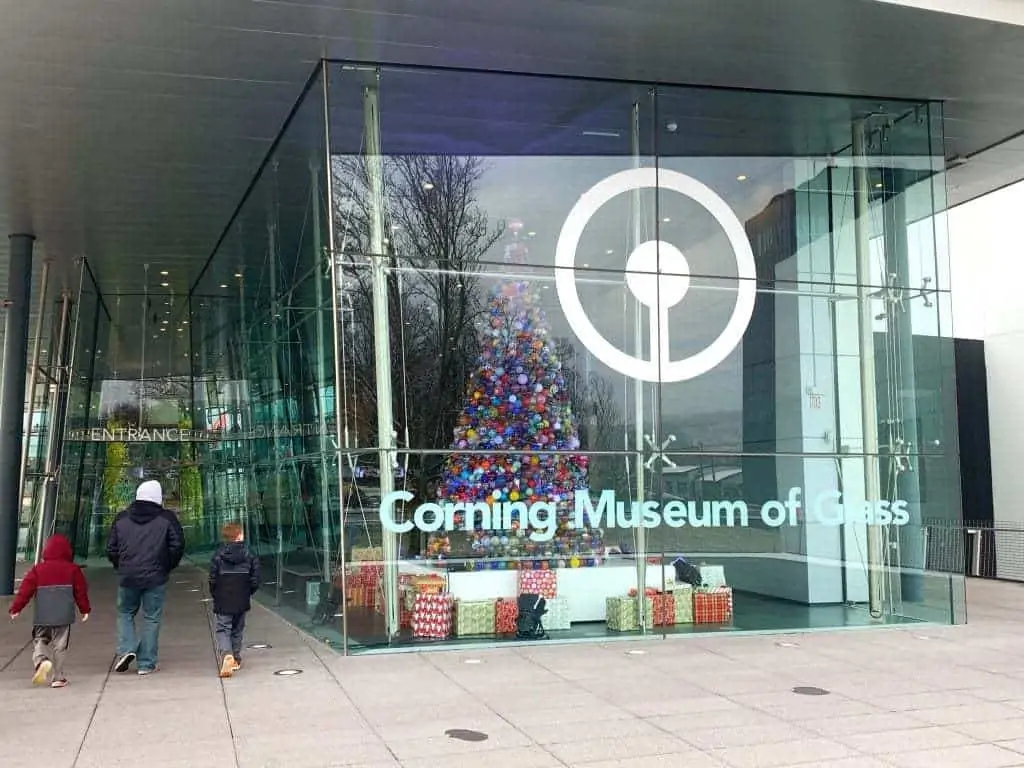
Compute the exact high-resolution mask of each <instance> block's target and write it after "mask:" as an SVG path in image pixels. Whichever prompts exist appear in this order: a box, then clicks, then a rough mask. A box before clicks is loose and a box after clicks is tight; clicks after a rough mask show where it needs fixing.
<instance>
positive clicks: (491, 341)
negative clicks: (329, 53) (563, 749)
mask: <svg viewBox="0 0 1024 768" xmlns="http://www.w3.org/2000/svg"><path fill="white" fill-rule="evenodd" d="M327 89H328V109H329V146H330V156H331V171H332V174H331V194H332V198H331V216H332V218H333V232H334V240H333V242H332V245H333V256H334V260H335V261H334V264H335V269H336V271H337V274H338V279H337V284H338V288H339V295H338V305H339V312H338V315H337V322H338V329H339V330H338V334H337V335H338V342H339V343H338V348H337V351H336V354H337V356H338V360H339V365H338V368H339V377H338V381H337V385H338V391H339V418H340V419H341V420H342V429H341V433H342V435H343V440H342V443H341V445H340V450H341V453H342V457H343V462H342V464H343V467H344V468H345V480H346V482H345V483H343V486H344V491H343V503H344V509H345V513H344V514H345V519H346V521H350V522H351V523H352V524H353V527H354V526H359V530H358V531H352V535H350V536H349V539H350V541H352V540H355V547H354V548H353V549H352V550H351V552H349V553H347V554H350V557H349V559H348V561H346V562H342V563H340V565H342V566H343V567H342V568H341V576H342V579H339V580H337V581H341V580H343V583H342V584H341V585H340V586H341V587H342V589H343V591H344V593H345V594H344V602H345V604H346V605H347V611H346V612H345V613H346V615H345V617H343V619H342V620H341V621H339V622H338V623H339V624H340V625H341V626H340V627H336V629H337V630H340V634H341V635H342V636H343V638H347V644H348V647H349V648H351V649H362V648H373V647H381V646H388V645H395V644H396V643H399V644H400V643H406V642H429V641H435V642H436V641H458V642H467V641H483V642H493V641H495V640H498V639H513V638H515V637H516V632H517V630H518V631H519V633H520V635H521V636H522V634H523V633H524V632H527V631H528V630H529V629H530V627H529V626H528V625H529V624H530V622H529V621H528V620H527V621H523V617H522V616H521V615H520V616H519V618H518V623H517V619H516V615H517V611H519V610H520V609H521V608H522V607H523V606H522V605H520V600H519V598H520V597H521V595H522V594H524V593H525V594H540V595H543V596H545V597H546V598H547V605H546V608H547V611H548V613H547V614H546V615H545V616H544V617H543V618H542V623H543V624H544V626H545V628H546V630H547V634H548V635H549V636H550V637H555V638H562V639H569V638H576V637H579V638H586V637H607V636H610V635H612V636H617V635H619V634H621V633H623V632H625V633H631V632H632V633H654V634H667V633H675V632H692V631H700V630H701V629H706V628H707V627H708V625H714V626H715V628H722V627H731V628H735V629H783V628H800V627H808V626H843V625H859V624H868V623H872V622H900V621H913V620H938V621H942V622H951V621H962V620H963V612H962V606H963V583H962V580H961V579H960V575H959V574H956V573H954V574H951V573H944V572H937V571H935V570H931V569H930V568H929V565H930V561H929V552H930V546H929V539H928V532H929V526H930V525H937V526H940V527H942V528H943V530H945V529H946V528H948V527H949V526H950V525H951V524H955V523H956V522H957V521H959V519H960V510H959V501H958V499H959V494H958V492H957V488H956V487H955V486H956V478H957V477H958V471H957V444H956V431H955V404H954V402H953V401H952V399H951V393H952V392H953V391H954V386H953V385H954V380H953V358H952V347H951V344H950V338H949V337H950V327H949V301H948V290H949V284H948V279H949V273H948V268H947V254H946V244H945V236H944V233H943V232H942V231H941V230H940V226H939V223H938V221H939V219H937V218H936V217H935V214H936V213H937V212H939V211H941V210H942V209H943V207H944V200H943V195H944V187H943V184H944V181H943V177H942V175H941V173H940V171H941V169H942V167H943V162H942V152H941V145H942V133H941V130H942V115H941V107H940V106H939V105H937V104H933V103H913V102H878V101H877V100H872V101H870V102H869V101H858V100H855V99H844V98H830V97H819V96H797V95H788V94H769V93H750V92H733V91H719V90H709V89H700V88H681V87H660V86H659V87H653V86H646V85H636V84H618V83H605V82H593V81H574V80H564V79H552V78H540V77H520V76H509V75H496V74H484V73H471V72H459V71H440V70H429V69H416V70H412V69H401V68H388V67H382V68H377V67H372V66H363V65H349V64H337V65H334V66H332V67H331V69H330V71H329V80H328V83H327ZM640 596H644V599H640ZM325 634H326V632H325Z"/></svg>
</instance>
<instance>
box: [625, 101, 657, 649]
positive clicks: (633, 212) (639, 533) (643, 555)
mask: <svg viewBox="0 0 1024 768" xmlns="http://www.w3.org/2000/svg"><path fill="white" fill-rule="evenodd" d="M629 133H630V150H631V152H632V155H633V167H634V168H639V167H640V166H641V161H640V104H639V103H634V104H633V110H632V114H631V115H630V120H629ZM642 210H643V200H642V198H641V191H640V190H639V189H634V190H633V195H632V201H631V206H630V218H631V219H632V222H631V223H632V225H633V232H632V237H631V239H630V243H629V248H630V253H632V252H633V250H635V249H636V248H637V247H638V246H639V245H640V244H641V243H642V242H644V226H643V217H642V215H641V212H642ZM647 311H648V312H657V307H648V308H647ZM648 325H649V327H651V328H653V327H654V325H653V324H652V323H651V324H648ZM643 329H644V307H643V305H642V304H641V303H640V301H639V300H638V299H636V298H634V299H633V355H634V356H635V357H636V359H637V360H643V359H644V331H643ZM657 349H658V340H657V339H656V338H654V337H653V336H652V337H651V339H650V350H651V355H652V357H653V355H654V354H656V352H655V350H657ZM633 387H634V389H633V420H634V425H633V429H634V435H633V442H634V445H633V450H634V451H635V455H634V466H635V469H636V500H637V503H638V504H642V503H643V501H644V497H645V496H646V495H647V494H646V485H647V477H646V470H647V467H646V465H645V462H644V454H643V450H644V389H643V388H644V383H643V382H642V381H640V380H639V379H634V380H633ZM656 439H657V425H654V426H653V427H652V436H651V440H652V441H653V440H656ZM633 535H634V537H635V539H634V542H635V544H636V549H635V552H634V555H635V557H636V592H637V594H638V595H639V596H640V598H639V600H637V611H638V614H637V615H638V619H639V624H640V629H641V631H643V630H644V629H645V628H646V627H647V616H646V612H647V608H646V607H647V601H646V600H644V594H646V593H645V590H646V588H647V530H646V529H645V528H644V527H643V526H642V525H639V526H637V527H636V528H635V529H634V533H633Z"/></svg>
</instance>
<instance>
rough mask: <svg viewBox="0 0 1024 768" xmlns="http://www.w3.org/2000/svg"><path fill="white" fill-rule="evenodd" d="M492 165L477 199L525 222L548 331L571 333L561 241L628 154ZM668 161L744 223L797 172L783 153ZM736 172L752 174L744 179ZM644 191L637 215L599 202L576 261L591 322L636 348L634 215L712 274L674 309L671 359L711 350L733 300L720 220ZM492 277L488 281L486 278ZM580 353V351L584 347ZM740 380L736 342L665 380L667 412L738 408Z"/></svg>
mask: <svg viewBox="0 0 1024 768" xmlns="http://www.w3.org/2000/svg"><path fill="white" fill-rule="evenodd" d="M488 166H489V170H488V171H487V173H486V174H485V175H484V177H483V180H482V184H481V190H480V194H479V202H480V204H481V207H482V208H483V209H484V210H485V211H486V212H487V213H488V215H489V216H490V217H491V218H492V220H519V221H522V222H523V230H522V234H523V236H524V237H526V238H527V240H528V242H529V248H530V255H529V257H528V263H529V264H531V265H537V266H541V267H547V268H548V269H542V270H541V271H540V272H539V273H538V274H537V278H536V281H535V282H536V284H537V288H538V290H539V292H540V293H541V296H542V301H543V305H544V308H545V311H546V312H547V315H548V321H549V323H550V325H551V330H552V333H553V334H554V335H555V336H558V337H564V338H568V339H572V340H575V334H574V333H573V332H572V330H571V329H570V327H569V325H568V323H567V322H566V320H565V317H564V315H563V313H562V311H561V307H560V306H559V304H558V301H557V297H556V295H555V290H554V285H553V282H552V273H551V271H550V268H551V267H552V266H553V262H554V251H555V243H556V241H557V238H558V234H559V231H560V229H561V226H562V223H563V221H564V220H565V217H566V216H567V215H568V213H569V210H570V209H571V208H572V206H573V205H574V204H575V203H576V201H577V199H578V196H579V195H580V194H581V193H582V192H584V191H585V190H587V189H588V188H589V187H590V186H592V185H593V184H595V183H596V182H598V181H600V180H601V179H602V178H604V177H606V176H608V175H610V174H612V173H616V172H618V171H622V170H626V169H628V168H631V167H632V160H631V159H630V158H624V157H611V158H609V157H554V158H553V157H508V158H493V159H490V160H488ZM662 167H668V168H670V169H671V170H677V171H682V172H685V173H688V174H690V175H692V176H694V177H696V178H697V179H699V180H700V181H702V182H704V183H705V184H707V185H708V186H710V187H711V188H712V189H713V190H715V191H716V192H717V193H718V194H719V195H721V196H722V197H723V198H725V199H726V200H727V202H728V203H729V204H730V206H731V207H732V208H733V209H734V210H735V211H736V212H737V216H738V217H739V219H740V221H745V220H746V219H748V218H751V217H753V216H755V215H756V214H757V213H759V212H760V211H761V210H762V209H763V208H764V206H765V205H767V203H768V202H769V201H770V200H771V198H772V197H773V196H774V195H776V194H778V193H781V192H783V191H785V190H786V189H788V188H790V187H791V186H792V184H793V183H794V181H796V180H797V170H796V169H795V168H794V164H793V163H792V162H791V161H788V160H784V159H764V158H695V159H685V158H680V159H672V160H669V161H668V162H667V163H666V164H665V165H663V166H662ZM740 176H745V177H746V179H744V180H742V181H740V180H739V179H738V177H740ZM799 181H803V178H800V179H799ZM639 197H640V201H639V202H640V207H639V214H638V216H637V217H636V218H634V217H633V215H632V211H631V208H632V196H631V195H620V196H619V197H617V198H614V199H613V200H611V201H609V202H608V203H607V204H606V205H605V206H603V207H602V208H601V210H600V211H599V213H598V214H597V215H595V216H594V217H593V218H592V219H591V220H590V222H589V224H588V225H587V227H586V229H585V230H584V233H583V237H582V238H581V241H580V246H579V249H578V250H577V262H576V263H577V267H578V269H579V270H580V271H579V272H578V273H577V275H578V276H577V285H578V291H579V296H580V301H581V303H582V304H583V307H584V309H585V310H586V311H587V313H588V316H589V317H590V318H591V322H593V324H594V325H595V327H596V328H597V329H598V330H599V331H600V332H601V334H602V335H603V336H604V337H605V338H606V339H607V340H608V341H609V342H611V343H612V344H613V345H615V346H616V347H618V348H619V349H623V350H625V351H628V352H630V353H631V354H632V353H633V352H634V349H633V346H634V340H633V339H634V326H635V324H636V321H635V312H636V302H635V300H634V299H633V297H632V295H631V294H630V293H629V291H628V289H627V288H626V287H625V284H624V280H623V278H622V276H621V270H623V269H624V267H625V263H626V259H627V258H628V255H629V245H630V243H631V242H632V239H633V237H634V232H633V226H634V224H633V222H634V221H635V220H637V219H638V220H639V222H640V225H639V227H638V229H639V231H638V233H637V234H638V236H639V238H640V239H641V240H646V239H661V240H664V241H666V242H671V243H672V244H673V245H675V246H676V247H678V248H679V249H680V250H681V251H682V253H683V255H684V256H685V257H686V259H687V261H688V265H689V271H690V273H691V274H693V275H706V276H708V277H694V278H692V279H691V283H690V289H689V291H688V293H687V295H686V296H685V297H684V299H683V300H682V302H681V303H680V304H678V305H677V306H675V307H673V309H672V310H671V312H670V315H669V322H670V325H669V350H670V354H671V356H672V359H673V360H678V359H682V358H684V357H687V356H689V355H692V354H694V353H695V352H698V351H700V350H701V349H703V348H705V347H706V346H707V345H708V344H709V343H710V342H711V341H713V340H714V338H715V337H717V336H718V334H719V333H720V332H721V330H722V329H723V328H724V327H725V325H726V323H727V322H728V319H729V317H730V315H731V313H732V311H733V308H734V306H735V301H736V288H735V284H734V282H733V281H734V280H735V277H736V264H735V259H734V258H733V255H732V249H731V248H730V247H729V244H728V242H727V240H726V238H725V236H724V233H723V232H722V230H721V228H720V227H719V226H718V225H717V223H716V222H715V221H714V219H713V218H712V217H711V215H710V214H709V213H707V212H706V211H705V210H704V209H703V208H702V207H700V206H699V205H697V204H696V203H694V202H693V201H692V200H689V199H687V198H685V197H683V196H681V195H679V194H677V193H675V192H671V191H663V192H661V193H660V194H655V193H654V192H653V191H645V192H643V193H641V195H639ZM530 233H533V234H532V236H531V235H530ZM503 247H504V244H503V243H501V244H499V246H498V247H497V248H496V249H495V254H494V255H493V256H492V257H491V258H493V259H494V260H495V261H499V260H500V259H501V252H500V250H499V249H500V248H503ZM663 269H664V268H663ZM584 270H591V271H589V272H586V271H584ZM597 270H614V272H612V271H609V272H604V271H597ZM510 271H511V270H510ZM531 271H532V270H531ZM616 273H619V274H616ZM723 278H724V279H723ZM486 282H489V281H487V280H486V279H485V283H486ZM641 318H642V319H641V321H640V322H641V324H642V328H643V334H642V335H643V338H644V340H645V342H644V347H645V349H644V350H643V353H642V356H644V357H647V356H649V354H650V352H649V335H650V334H649V327H648V323H649V319H648V309H647V308H642V309H641ZM577 347H578V348H579V345H578V343H577ZM580 352H583V350H582V349H581V348H580ZM588 363H589V365H590V367H591V370H593V371H596V372H599V373H600V374H601V375H603V376H605V377H606V378H608V379H609V380H611V381H622V380H623V379H624V377H623V376H622V375H621V374H619V373H616V372H613V371H610V370H609V369H607V368H606V367H605V366H604V364H603V363H601V362H599V361H597V360H594V359H592V358H591V359H590V360H588ZM620 386H624V384H622V385H620ZM742 388H743V377H742V357H741V352H740V350H737V351H736V352H734V353H733V354H732V355H730V356H729V357H728V358H727V359H726V360H725V361H724V362H722V363H721V364H720V365H719V366H718V367H716V368H715V369H714V370H713V371H711V372H709V373H707V374H705V375H704V376H701V377H699V378H697V379H694V380H691V381H688V382H679V383H673V384H666V385H663V386H662V396H663V403H662V409H663V416H664V417H665V418H669V419H671V418H686V417H687V416H689V415H696V414H702V415H706V414H709V413H713V412H716V411H718V412H721V411H739V410H740V407H741V401H742V394H743V392H742Z"/></svg>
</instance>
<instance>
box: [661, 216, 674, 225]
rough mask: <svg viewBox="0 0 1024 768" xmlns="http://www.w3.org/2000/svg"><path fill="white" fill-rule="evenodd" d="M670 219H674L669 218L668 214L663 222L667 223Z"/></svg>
mask: <svg viewBox="0 0 1024 768" xmlns="http://www.w3.org/2000/svg"><path fill="white" fill-rule="evenodd" d="M670 221H672V219H671V218H669V217H668V216H666V217H665V218H664V219H662V222H663V223H665V224H668V223H669V222H670Z"/></svg>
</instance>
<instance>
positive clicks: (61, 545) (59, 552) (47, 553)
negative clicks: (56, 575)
mask: <svg viewBox="0 0 1024 768" xmlns="http://www.w3.org/2000/svg"><path fill="white" fill-rule="evenodd" d="M43 560H67V561H68V562H71V561H72V560H74V555H72V553H71V542H70V541H68V540H67V539H66V538H64V536H62V535H61V534H59V533H57V534H54V535H53V536H51V537H50V538H49V539H47V540H46V544H45V545H44V546H43Z"/></svg>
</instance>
